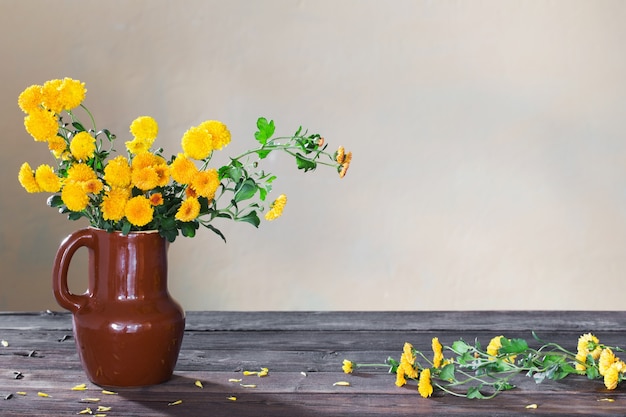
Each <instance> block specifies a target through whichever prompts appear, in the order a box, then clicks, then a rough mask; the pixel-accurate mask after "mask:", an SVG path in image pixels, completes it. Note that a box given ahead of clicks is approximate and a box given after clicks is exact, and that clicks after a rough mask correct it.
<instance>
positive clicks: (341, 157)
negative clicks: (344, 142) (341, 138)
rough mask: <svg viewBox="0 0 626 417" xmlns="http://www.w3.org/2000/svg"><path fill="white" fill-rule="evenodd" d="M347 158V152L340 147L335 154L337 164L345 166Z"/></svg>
mask: <svg viewBox="0 0 626 417" xmlns="http://www.w3.org/2000/svg"><path fill="white" fill-rule="evenodd" d="M345 157H346V150H345V149H344V148H343V146H340V147H339V148H338V149H337V152H335V161H337V163H338V164H339V165H341V164H343V161H344V159H345Z"/></svg>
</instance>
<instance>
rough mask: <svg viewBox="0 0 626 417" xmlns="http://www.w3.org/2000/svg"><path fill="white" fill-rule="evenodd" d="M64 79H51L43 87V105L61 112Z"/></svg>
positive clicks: (53, 110) (55, 111)
mask: <svg viewBox="0 0 626 417" xmlns="http://www.w3.org/2000/svg"><path fill="white" fill-rule="evenodd" d="M62 84H63V80H49V81H46V82H45V83H44V84H43V86H42V87H41V93H42V95H43V100H42V105H43V106H44V107H45V108H46V109H48V110H50V111H51V112H54V113H57V114H58V113H61V111H62V110H63V101H62V97H61V85H62Z"/></svg>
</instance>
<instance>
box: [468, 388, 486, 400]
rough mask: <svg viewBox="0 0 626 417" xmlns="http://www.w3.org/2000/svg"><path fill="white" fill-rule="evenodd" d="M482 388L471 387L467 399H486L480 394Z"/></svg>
mask: <svg viewBox="0 0 626 417" xmlns="http://www.w3.org/2000/svg"><path fill="white" fill-rule="evenodd" d="M481 388H482V385H479V386H477V387H469V388H468V390H467V398H470V399H482V398H485V396H484V395H482V394H481V393H480V389H481Z"/></svg>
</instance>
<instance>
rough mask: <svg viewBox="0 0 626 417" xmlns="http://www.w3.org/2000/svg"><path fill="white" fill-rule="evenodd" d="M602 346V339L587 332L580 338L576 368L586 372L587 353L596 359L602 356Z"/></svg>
mask: <svg viewBox="0 0 626 417" xmlns="http://www.w3.org/2000/svg"><path fill="white" fill-rule="evenodd" d="M601 353H602V347H601V346H600V341H599V340H598V338H597V337H595V336H594V335H593V334H591V333H585V334H583V335H581V336H580V337H579V338H578V346H577V353H576V361H577V363H576V370H577V371H581V372H584V371H585V370H586V369H587V366H586V365H585V363H586V362H587V355H591V357H592V358H593V359H594V360H598V358H600V354H601Z"/></svg>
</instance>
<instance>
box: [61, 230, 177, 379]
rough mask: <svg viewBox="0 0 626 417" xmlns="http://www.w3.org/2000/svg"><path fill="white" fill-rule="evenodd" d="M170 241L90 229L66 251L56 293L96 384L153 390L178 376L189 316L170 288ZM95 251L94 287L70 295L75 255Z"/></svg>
mask: <svg viewBox="0 0 626 417" xmlns="http://www.w3.org/2000/svg"><path fill="white" fill-rule="evenodd" d="M167 245H168V244H167V242H166V240H165V239H164V238H162V237H161V236H160V235H159V233H158V232H156V231H150V232H133V233H129V234H128V235H126V236H124V235H123V234H122V233H119V232H112V233H108V232H106V231H104V230H100V229H95V228H91V227H90V228H86V229H81V230H78V231H76V232H74V233H72V234H71V235H69V236H68V237H67V238H66V239H65V240H64V241H63V242H62V243H61V246H60V247H59V250H58V252H57V255H56V258H55V261H54V272H53V277H52V278H53V290H54V296H55V297H56V300H57V302H58V303H59V305H60V306H61V307H63V308H65V309H67V310H69V311H71V312H72V315H73V322H74V337H75V339H76V346H77V349H78V354H79V357H80V360H81V363H82V365H83V368H84V370H85V372H86V374H87V376H88V377H89V379H90V380H91V381H92V382H94V383H96V384H98V385H104V386H112V387H124V386H140V385H153V384H158V383H161V382H165V381H167V380H168V379H170V377H171V376H172V373H173V371H174V367H175V365H176V361H177V359H178V354H179V352H180V346H181V343H182V339H183V332H184V328H185V314H184V312H183V310H182V309H181V307H180V306H179V305H178V303H177V302H176V301H174V299H172V297H171V296H170V294H169V292H168V290H167ZM81 247H85V248H87V249H88V251H89V288H88V289H87V292H86V293H85V294H82V295H77V294H72V293H71V292H70V291H69V289H68V283H67V273H68V269H69V266H70V262H71V260H72V256H73V255H74V253H75V252H76V251H77V250H78V249H79V248H81Z"/></svg>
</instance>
